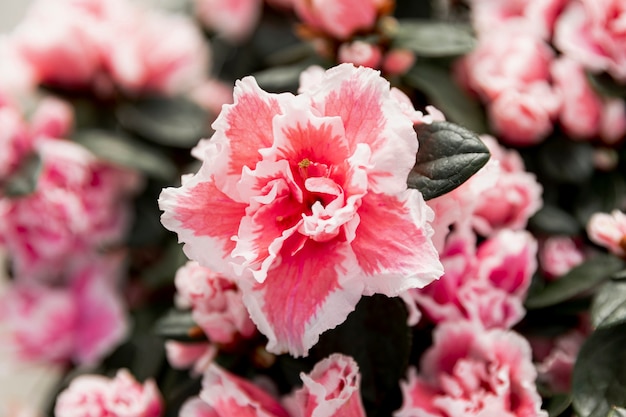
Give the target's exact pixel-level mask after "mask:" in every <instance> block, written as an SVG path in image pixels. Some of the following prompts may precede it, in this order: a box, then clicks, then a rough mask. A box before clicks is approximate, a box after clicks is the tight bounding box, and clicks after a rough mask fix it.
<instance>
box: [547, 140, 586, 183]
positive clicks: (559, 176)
mask: <svg viewBox="0 0 626 417" xmlns="http://www.w3.org/2000/svg"><path fill="white" fill-rule="evenodd" d="M539 162H540V164H541V170H542V172H543V173H544V174H545V175H546V176H547V177H548V178H549V179H551V180H553V181H556V182H558V183H569V184H580V183H582V182H585V181H587V180H588V179H589V178H591V176H592V175H593V171H594V167H593V147H592V146H591V145H590V144H589V143H586V142H575V141H573V140H571V139H569V138H551V139H549V140H548V141H547V142H546V143H545V144H544V145H543V146H542V147H541V150H540V152H539Z"/></svg>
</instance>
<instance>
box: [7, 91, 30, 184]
mask: <svg viewBox="0 0 626 417" xmlns="http://www.w3.org/2000/svg"><path fill="white" fill-rule="evenodd" d="M0 126H2V129H0V184H2V182H4V181H5V180H7V178H8V177H9V176H10V175H11V174H12V173H14V172H15V171H16V170H17V169H18V167H19V166H20V164H21V162H22V160H24V158H26V156H27V155H28V154H29V153H30V152H32V150H33V140H32V136H31V135H30V132H29V129H28V126H27V124H26V122H25V121H24V119H23V117H22V114H21V112H20V111H19V110H18V109H17V108H16V107H15V106H13V105H11V104H10V103H9V102H2V98H1V97H0Z"/></svg>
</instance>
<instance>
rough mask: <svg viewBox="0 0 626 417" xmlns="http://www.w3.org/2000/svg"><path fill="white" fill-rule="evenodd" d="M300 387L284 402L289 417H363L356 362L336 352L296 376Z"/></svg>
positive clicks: (363, 411) (359, 375) (359, 379)
mask: <svg viewBox="0 0 626 417" xmlns="http://www.w3.org/2000/svg"><path fill="white" fill-rule="evenodd" d="M300 378H302V382H303V386H302V388H300V389H298V390H296V391H295V392H293V393H292V394H291V395H290V396H289V397H288V398H287V399H285V400H284V402H285V406H286V407H287V409H288V410H289V411H290V414H291V416H292V417H318V416H319V417H322V416H323V417H365V415H366V414H365V410H364V408H363V402H362V401H361V394H360V388H361V374H360V373H359V367H358V365H357V363H356V362H355V361H354V359H352V358H351V357H349V356H345V355H342V354H339V353H335V354H332V355H330V356H329V357H328V358H326V359H324V360H322V361H321V362H318V363H317V364H316V365H315V367H314V368H313V370H312V371H311V372H310V373H309V374H304V373H301V374H300Z"/></svg>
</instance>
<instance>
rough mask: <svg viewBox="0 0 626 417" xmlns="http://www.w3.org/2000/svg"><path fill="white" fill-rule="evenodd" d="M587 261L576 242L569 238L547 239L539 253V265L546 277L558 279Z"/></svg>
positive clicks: (556, 237)
mask: <svg viewBox="0 0 626 417" xmlns="http://www.w3.org/2000/svg"><path fill="white" fill-rule="evenodd" d="M584 260H585V254H584V253H583V251H582V249H581V248H580V247H579V245H577V244H576V242H575V241H574V240H573V239H572V238H570V237H567V236H553V237H549V238H547V239H546V240H545V241H544V242H543V243H542V245H541V250H540V251H539V263H540V265H541V269H542V270H543V273H544V276H545V277H546V278H548V279H558V278H559V277H561V276H562V275H565V274H566V273H568V272H569V271H570V270H571V269H572V268H574V267H575V266H578V265H580V264H581V263H582V262H583V261H584Z"/></svg>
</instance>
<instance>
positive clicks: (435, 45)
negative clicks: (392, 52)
mask: <svg viewBox="0 0 626 417" xmlns="http://www.w3.org/2000/svg"><path fill="white" fill-rule="evenodd" d="M393 46H394V47H396V48H403V49H409V50H411V51H413V52H415V53H416V54H417V56H418V57H447V56H458V55H463V54H466V53H468V52H470V51H471V50H472V49H473V48H474V47H475V46H476V39H475V37H474V36H473V34H472V28H471V26H470V25H469V24H462V23H458V22H454V23H453V22H436V21H432V20H401V21H399V22H398V28H397V32H396V33H395V36H394V39H393Z"/></svg>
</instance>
